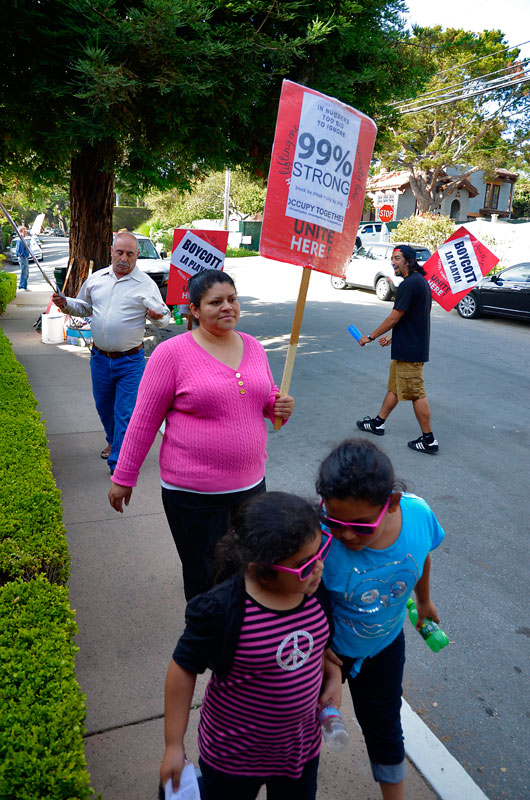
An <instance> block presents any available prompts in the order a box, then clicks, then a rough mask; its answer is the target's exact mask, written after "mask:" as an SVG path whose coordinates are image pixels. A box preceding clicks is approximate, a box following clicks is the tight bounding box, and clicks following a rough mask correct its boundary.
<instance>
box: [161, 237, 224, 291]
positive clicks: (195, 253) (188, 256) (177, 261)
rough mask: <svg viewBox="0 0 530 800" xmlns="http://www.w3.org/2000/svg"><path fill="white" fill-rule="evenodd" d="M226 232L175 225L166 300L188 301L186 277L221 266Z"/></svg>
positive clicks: (222, 265) (220, 268)
mask: <svg viewBox="0 0 530 800" xmlns="http://www.w3.org/2000/svg"><path fill="white" fill-rule="evenodd" d="M227 243H228V231H219V230H212V231H203V230H188V229H184V228H175V230H174V232H173V251H172V253H171V263H170V267H169V281H168V286H167V297H166V303H168V304H169V305H181V304H184V303H189V294H188V290H187V283H188V280H189V279H190V278H191V276H192V275H198V274H199V272H202V271H203V270H205V269H219V270H222V269H223V267H224V261H225V256H226V245H227Z"/></svg>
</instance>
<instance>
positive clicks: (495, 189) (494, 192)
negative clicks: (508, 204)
mask: <svg viewBox="0 0 530 800" xmlns="http://www.w3.org/2000/svg"><path fill="white" fill-rule="evenodd" d="M500 191H501V187H500V184H498V183H487V184H486V192H485V194H484V208H498V207H499V194H500Z"/></svg>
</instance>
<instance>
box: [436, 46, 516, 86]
mask: <svg viewBox="0 0 530 800" xmlns="http://www.w3.org/2000/svg"><path fill="white" fill-rule="evenodd" d="M529 42H530V39H528V41H526V42H521V44H514V45H508V47H503V49H502V50H495V52H494V53H488V55H487V56H479V57H478V58H473V59H472V60H471V61H465V62H464V63H463V64H459V65H458V66H459V67H467V65H468V64H474V63H475V62H476V61H483V60H484V59H485V58H491V57H492V56H497V55H499V54H500V53H505V52H506V50H515V49H516V48H517V47H523V45H525V44H528V43H529ZM453 69H454V67H448V68H447V69H442V70H441V71H440V72H436V73H435V75H443V74H444V73H445V72H451V71H452V70H453ZM433 77H434V76H433Z"/></svg>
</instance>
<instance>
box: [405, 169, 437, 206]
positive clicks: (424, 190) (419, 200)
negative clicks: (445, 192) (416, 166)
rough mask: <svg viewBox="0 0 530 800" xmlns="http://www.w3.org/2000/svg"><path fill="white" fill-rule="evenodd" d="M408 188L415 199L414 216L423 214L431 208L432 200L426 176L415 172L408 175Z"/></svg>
mask: <svg viewBox="0 0 530 800" xmlns="http://www.w3.org/2000/svg"><path fill="white" fill-rule="evenodd" d="M409 181H410V188H411V189H412V194H413V195H414V197H415V198H416V214H425V213H427V211H429V210H430V209H431V207H432V201H433V198H432V196H431V192H430V191H429V187H428V185H427V179H426V176H425V175H423V174H421V173H419V172H416V173H415V174H413V173H409Z"/></svg>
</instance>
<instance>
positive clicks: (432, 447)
mask: <svg viewBox="0 0 530 800" xmlns="http://www.w3.org/2000/svg"><path fill="white" fill-rule="evenodd" d="M407 444H408V446H409V447H410V449H411V450H417V451H418V453H431V454H432V455H434V453H437V452H438V442H437V441H436V439H434V440H433V441H432V442H431V443H430V444H429V443H428V442H426V441H425V437H424V436H423V434H422V435H421V436H418V438H417V439H414V441H412V442H407Z"/></svg>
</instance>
